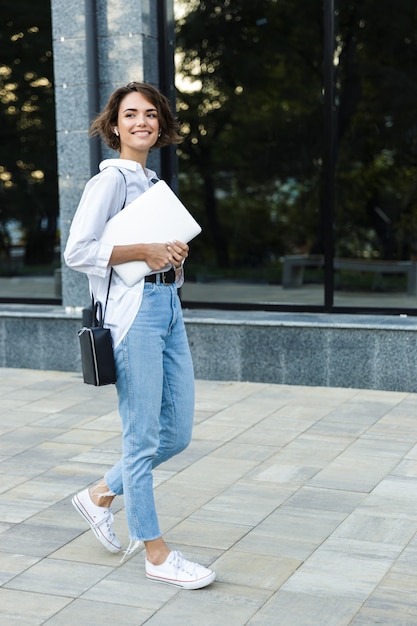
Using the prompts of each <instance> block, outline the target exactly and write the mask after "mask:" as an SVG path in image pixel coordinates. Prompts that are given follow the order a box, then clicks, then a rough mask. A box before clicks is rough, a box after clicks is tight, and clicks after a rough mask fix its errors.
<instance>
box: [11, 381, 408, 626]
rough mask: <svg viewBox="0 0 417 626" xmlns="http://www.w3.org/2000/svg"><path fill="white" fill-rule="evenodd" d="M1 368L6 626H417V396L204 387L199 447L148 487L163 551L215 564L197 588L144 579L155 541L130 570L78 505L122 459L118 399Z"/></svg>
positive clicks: (119, 523)
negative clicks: (79, 494) (208, 581)
mask: <svg viewBox="0 0 417 626" xmlns="http://www.w3.org/2000/svg"><path fill="white" fill-rule="evenodd" d="M1 374H2V375H1V376H0V537H1V541H0V612H1V620H0V623H1V624H3V623H5V624H9V623H10V624H28V625H29V626H31V625H38V624H49V625H50V626H66V625H68V626H69V625H71V626H73V624H74V623H77V624H78V625H79V626H84V625H85V626H87V625H90V624H93V623H94V624H95V623H107V622H109V623H116V622H117V623H120V624H138V625H140V624H145V623H146V624H147V625H148V626H149V625H150V626H167V624H169V626H177V625H179V624H181V626H182V625H183V624H184V623H186V624H192V625H193V624H198V626H211V625H213V626H265V625H266V624H268V625H269V624H273V625H275V624H277V626H281V625H285V626H287V625H290V626H348V625H349V624H353V625H355V626H368V625H369V624H375V623H379V624H386V625H387V626H388V625H389V626H393V624H395V625H397V624H407V625H408V624H413V625H414V624H416V623H417V601H416V600H415V596H416V594H415V589H416V588H417V574H416V571H417V570H416V566H415V564H416V562H417V498H416V493H417V419H416V413H417V395H416V394H406V393H403V392H395V391H392V392H379V391H375V390H357V389H339V388H322V387H321V388H316V387H305V386H291V385H272V384H262V383H244V382H228V381H222V382H218V381H201V380H198V381H196V413H195V416H196V417H195V428H194V436H193V441H192V443H191V445H190V447H189V448H188V449H187V450H186V451H184V453H182V454H181V455H179V456H178V457H176V458H174V459H171V460H170V461H169V462H168V463H166V464H164V465H163V466H161V467H160V468H158V469H157V470H156V471H155V480H154V487H155V498H156V502H157V506H158V510H159V512H160V523H161V527H162V528H163V531H164V535H165V538H166V539H167V541H168V542H169V544H170V545H172V546H174V547H175V548H177V549H179V550H181V551H182V552H183V553H184V554H185V555H186V556H187V557H188V558H191V559H193V560H197V561H200V562H202V563H205V564H207V565H211V564H212V565H213V567H214V568H215V569H216V571H217V579H216V582H215V583H214V584H213V585H212V586H210V587H209V588H207V589H204V590H201V591H198V592H187V591H182V590H179V589H176V588H173V587H169V586H164V585H156V584H153V583H150V582H148V581H147V580H146V578H145V576H144V552H143V549H142V550H140V551H138V552H137V553H136V554H135V555H133V556H132V557H131V558H130V559H128V560H126V561H125V562H124V563H121V562H120V561H121V557H120V554H118V555H114V554H110V553H109V552H107V551H106V550H105V549H104V548H103V547H102V546H101V545H100V544H99V543H97V541H96V539H95V538H94V536H93V534H92V533H91V531H90V530H89V529H88V528H87V527H86V525H85V523H84V522H83V520H82V519H81V518H80V516H79V515H77V514H76V512H75V511H74V509H73V507H72V505H71V496H72V494H73V493H74V492H75V491H78V490H79V489H82V488H84V487H85V486H86V485H89V484H92V483H93V482H95V481H96V480H97V479H99V478H101V476H102V475H103V474H104V472H105V471H106V470H107V469H108V467H109V466H110V465H111V464H112V463H114V462H115V461H116V460H118V459H119V457H120V452H121V450H120V446H121V438H120V425H119V418H118V412H117V398H116V394H115V389H114V388H113V387H109V388H101V389H96V388H94V387H90V386H88V385H84V384H83V383H82V381H81V377H80V376H79V375H78V374H74V373H65V372H53V371H52V372H51V371H46V372H43V371H39V370H36V371H33V370H13V369H3V370H1ZM123 507H124V503H123V498H122V497H119V498H116V500H115V502H114V511H115V522H114V524H115V529H116V532H117V534H118V536H119V537H120V539H121V541H122V543H123V545H124V546H126V545H127V543H128V541H129V537H128V529H127V524H126V519H125V512H124V508H123Z"/></svg>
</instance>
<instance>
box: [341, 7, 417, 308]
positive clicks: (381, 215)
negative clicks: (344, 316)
mask: <svg viewBox="0 0 417 626" xmlns="http://www.w3.org/2000/svg"><path fill="white" fill-rule="evenodd" d="M416 32H417V12H416V7H415V3H413V2H410V1H409V0H401V1H400V2H396V3H394V4H393V3H391V2H379V1H378V2H377V1H376V0H374V1H369V0H368V2H354V3H352V2H341V3H340V14H339V16H338V34H337V61H338V67H337V74H336V75H337V95H338V129H337V137H336V142H337V145H338V161H337V172H336V222H335V226H336V228H335V260H334V267H335V299H334V302H335V305H339V306H356V305H357V304H358V303H362V304H367V305H369V306H376V307H394V308H395V307H415V306H416V305H417V295H416V288H417V281H416V277H417V273H416V272H417V263H416V261H417V219H416V218H417V187H416V180H417V126H416V102H417V92H416V86H415V69H416V65H417V47H416V41H417V36H416Z"/></svg>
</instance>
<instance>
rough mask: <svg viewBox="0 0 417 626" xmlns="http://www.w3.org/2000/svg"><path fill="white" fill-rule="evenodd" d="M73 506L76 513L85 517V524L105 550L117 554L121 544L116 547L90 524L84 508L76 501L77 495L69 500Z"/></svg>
mask: <svg viewBox="0 0 417 626" xmlns="http://www.w3.org/2000/svg"><path fill="white" fill-rule="evenodd" d="M71 502H72V505H73V507H74V508H75V510H76V511H78V513H79V514H80V515H81V517H82V518H83V519H85V521H86V522H87V524H88V525H89V526H90V528H91V530H92V531H93V533H94V535H95V536H96V537H97V539H98V540H99V542H100V543H101V545H102V546H104V547H105V548H106V550H108V551H109V552H112V553H113V554H117V553H118V552H120V550H121V549H122V546H120V548H119V547H117V546H115V545H113V544H112V543H110V542H109V541H108V540H107V539H106V537H104V535H102V534H101V533H100V531H98V530H97V529H96V528H95V527H94V526H93V525H92V524H91V521H90V519H89V517H88V515H87V513H86V512H85V511H84V508H83V506H82V504H81V502H79V501H78V499H77V496H74V497H73V498H72V500H71Z"/></svg>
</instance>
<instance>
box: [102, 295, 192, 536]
mask: <svg viewBox="0 0 417 626" xmlns="http://www.w3.org/2000/svg"><path fill="white" fill-rule="evenodd" d="M115 361H116V371H117V383H116V387H117V393H118V398H119V412H120V416H121V421H122V432H123V442H122V452H123V454H122V459H121V460H120V461H119V462H118V463H116V465H115V466H114V467H113V468H112V469H111V470H110V471H109V472H108V473H107V474H106V476H105V480H106V484H107V486H108V488H109V490H110V491H111V492H113V493H114V494H116V495H121V494H124V497H125V508H126V517H127V523H128V528H129V534H130V539H131V540H134V541H137V540H142V541H150V540H152V539H157V538H158V537H160V536H161V531H160V529H159V524H158V517H157V514H156V509H155V500H154V494H153V480H152V470H153V468H154V467H157V466H158V465H159V464H160V463H162V462H163V461H166V460H167V459H169V458H171V457H172V456H174V455H175V454H178V453H179V452H181V451H182V450H184V448H186V447H187V446H188V444H189V443H190V441H191V433H192V426H193V417H194V371H193V364H192V360H191V354H190V349H189V346H188V340H187V335H186V331H185V326H184V321H183V317H182V310H181V303H180V300H179V297H178V294H177V288H176V286H175V284H173V285H163V284H159V283H145V286H144V292H143V300H142V304H141V307H140V309H139V312H138V314H137V316H136V319H135V321H134V322H133V324H132V326H131V327H130V329H129V331H128V333H127V334H126V336H125V338H124V339H123V340H122V342H121V343H120V344H119V346H118V347H117V348H116V350H115Z"/></svg>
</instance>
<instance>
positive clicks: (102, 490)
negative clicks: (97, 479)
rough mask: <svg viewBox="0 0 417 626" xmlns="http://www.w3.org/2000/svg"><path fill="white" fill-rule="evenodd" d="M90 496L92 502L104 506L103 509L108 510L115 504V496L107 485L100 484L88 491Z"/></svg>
mask: <svg viewBox="0 0 417 626" xmlns="http://www.w3.org/2000/svg"><path fill="white" fill-rule="evenodd" d="M88 493H89V494H90V498H91V500H92V501H93V502H94V504H96V505H97V506H102V507H103V508H106V509H108V508H109V507H110V506H111V503H112V502H113V500H114V498H115V495H114V494H113V493H112V492H111V491H110V490H109V488H108V487H107V485H106V483H103V482H101V483H99V484H98V485H96V486H95V487H91V488H90V489H89V490H88Z"/></svg>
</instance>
